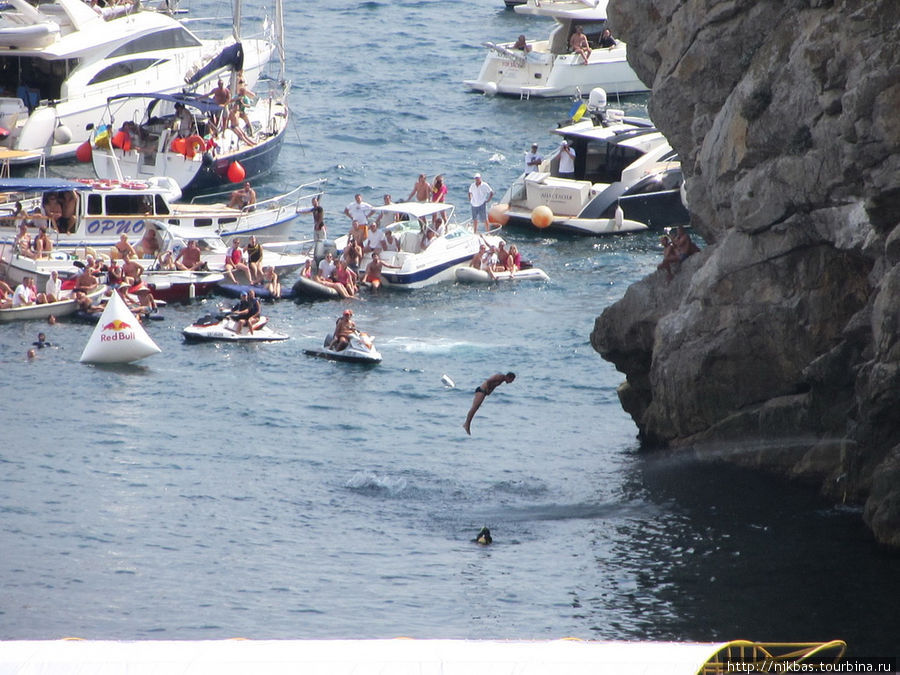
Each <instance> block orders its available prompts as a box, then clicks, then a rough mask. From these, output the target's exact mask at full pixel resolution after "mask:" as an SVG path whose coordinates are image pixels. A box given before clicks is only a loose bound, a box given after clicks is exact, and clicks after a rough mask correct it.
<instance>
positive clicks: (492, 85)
mask: <svg viewBox="0 0 900 675" xmlns="http://www.w3.org/2000/svg"><path fill="white" fill-rule="evenodd" d="M497 91H498V90H497V83H496V82H485V83H484V95H485V96H496V95H497Z"/></svg>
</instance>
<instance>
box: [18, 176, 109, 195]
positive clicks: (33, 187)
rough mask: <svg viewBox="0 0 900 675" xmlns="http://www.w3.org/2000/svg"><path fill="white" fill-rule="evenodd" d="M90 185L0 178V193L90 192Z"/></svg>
mask: <svg viewBox="0 0 900 675" xmlns="http://www.w3.org/2000/svg"><path fill="white" fill-rule="evenodd" d="M90 189H91V186H90V185H85V184H84V183H79V182H77V181H73V180H64V179H61V178H2V179H0V192H63V191H66V190H90Z"/></svg>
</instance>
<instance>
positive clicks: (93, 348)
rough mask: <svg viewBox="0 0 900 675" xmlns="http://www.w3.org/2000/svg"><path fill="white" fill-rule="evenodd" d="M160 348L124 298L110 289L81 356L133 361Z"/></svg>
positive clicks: (104, 360) (91, 359)
mask: <svg viewBox="0 0 900 675" xmlns="http://www.w3.org/2000/svg"><path fill="white" fill-rule="evenodd" d="M160 351H161V350H160V348H159V347H157V346H156V343H155V342H153V340H151V339H150V336H149V335H147V331H145V330H144V327H143V326H142V325H141V322H140V321H138V319H137V317H136V316H135V315H134V314H132V313H131V310H130V309H128V305H126V304H125V301H124V300H122V298H121V297H119V294H118V293H113V294H112V295H111V296H110V298H109V302H107V303H106V309H104V310H103V314H101V315H100V320H99V321H98V322H97V327H96V328H94V332H93V333H91V337H90V339H89V340H88V343H87V345H85V347H84V352H82V354H81V359H80V360H81V362H82V363H132V362H133V361H139V360H141V359H144V358H147V357H148V356H152V355H153V354H158V353H159V352H160Z"/></svg>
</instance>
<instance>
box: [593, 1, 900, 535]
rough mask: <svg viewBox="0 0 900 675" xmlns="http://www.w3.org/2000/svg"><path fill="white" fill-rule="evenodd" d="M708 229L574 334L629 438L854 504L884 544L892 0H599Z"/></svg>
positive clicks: (894, 127) (895, 362) (898, 163)
mask: <svg viewBox="0 0 900 675" xmlns="http://www.w3.org/2000/svg"><path fill="white" fill-rule="evenodd" d="M609 13H610V22H611V26H612V27H613V28H614V29H615V30H614V33H615V34H616V35H617V36H618V37H621V38H622V39H624V40H626V41H627V42H628V45H629V46H628V49H629V61H630V62H631V64H632V65H633V67H634V68H635V69H636V71H637V72H638V74H639V75H640V76H641V78H642V79H643V80H644V81H645V82H647V83H652V88H653V95H652V100H651V105H650V113H651V117H652V118H653V120H654V122H655V123H656V124H657V126H659V127H660V128H661V129H662V130H663V131H664V132H665V133H666V135H667V136H668V138H669V140H670V142H671V143H672V145H673V146H674V147H675V148H676V149H677V150H678V152H679V153H680V155H681V158H682V161H683V164H684V168H685V172H686V175H687V176H688V180H687V195H688V201H689V204H690V209H691V214H692V224H693V228H694V231H695V232H696V233H698V234H700V235H702V237H703V238H704V240H705V241H706V242H707V244H708V246H707V247H706V248H704V250H703V251H702V252H701V253H699V254H697V255H694V256H693V257H691V258H688V259H687V260H686V261H685V262H684V263H682V264H681V266H680V269H677V271H676V273H675V278H674V279H673V280H672V282H670V283H667V282H666V279H665V274H664V273H663V272H657V273H655V274H653V275H651V276H649V277H648V278H646V279H644V280H642V281H641V282H639V283H637V284H635V285H634V286H633V287H631V288H630V289H629V290H628V292H627V293H626V294H625V297H624V298H623V299H622V300H621V301H619V302H618V303H616V304H615V305H613V306H611V307H609V308H608V309H606V311H604V312H603V314H602V316H600V317H599V318H598V319H597V321H596V324H595V327H594V331H593V333H592V335H591V341H592V344H593V346H594V348H595V349H596V350H597V351H598V352H599V353H600V354H601V355H602V356H603V357H604V358H606V359H608V360H610V361H611V362H613V363H614V364H615V365H616V367H617V368H618V369H619V370H620V371H622V372H624V373H625V375H626V382H625V383H624V384H623V385H622V387H621V388H620V392H619V393H620V399H621V401H622V405H623V406H624V408H625V409H626V410H627V411H628V412H629V413H630V414H631V415H632V416H633V418H634V419H635V421H636V422H637V425H638V428H639V430H640V436H641V439H642V441H643V443H644V444H645V445H646V446H648V447H654V446H669V447H676V448H679V447H680V448H691V449H693V450H694V451H695V452H697V453H699V454H701V455H704V456H712V455H715V456H720V455H725V456H727V457H728V458H729V459H732V460H734V461H739V462H743V463H747V464H752V465H756V466H760V467H765V468H770V469H776V470H779V471H783V472H787V473H788V474H790V475H792V476H795V477H798V478H802V479H806V480H810V481H815V482H816V483H817V484H818V485H819V486H820V487H821V489H822V490H823V491H825V492H826V493H828V494H831V495H833V496H834V497H835V498H837V499H841V500H847V501H856V502H860V503H862V502H864V503H865V512H864V514H865V519H866V522H867V523H868V524H869V525H870V527H871V528H872V529H873V531H874V532H875V534H876V536H877V538H878V539H879V540H881V541H883V542H885V543H888V544H890V545H894V546H900V49H898V47H897V45H898V44H900V2H898V0H856V1H849V0H848V1H841V0H614V1H613V2H611V3H610V12H609Z"/></svg>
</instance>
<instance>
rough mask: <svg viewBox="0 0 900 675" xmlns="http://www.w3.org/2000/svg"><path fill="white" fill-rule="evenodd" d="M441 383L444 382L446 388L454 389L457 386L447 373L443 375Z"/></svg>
mask: <svg viewBox="0 0 900 675" xmlns="http://www.w3.org/2000/svg"><path fill="white" fill-rule="evenodd" d="M441 382H443V383H444V386H446V387H451V388H452V387H455V386H456V385H455V384H453V380H451V379H450V376H449V375H448V374H447V373H444V374H443V375H441Z"/></svg>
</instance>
